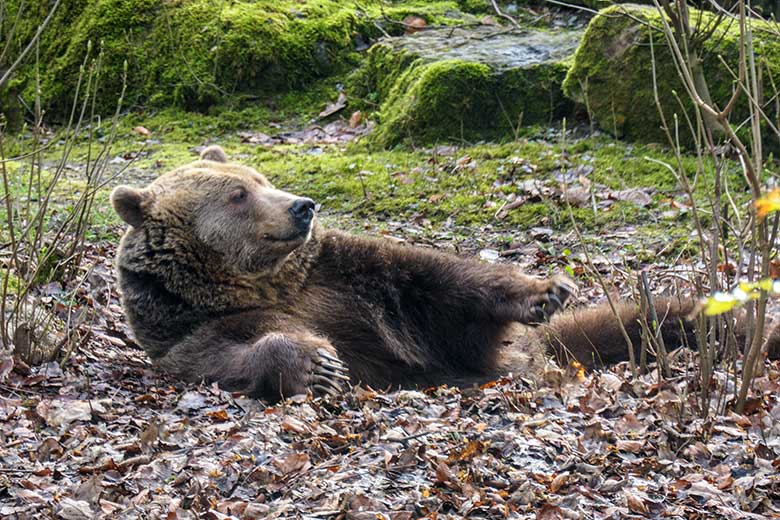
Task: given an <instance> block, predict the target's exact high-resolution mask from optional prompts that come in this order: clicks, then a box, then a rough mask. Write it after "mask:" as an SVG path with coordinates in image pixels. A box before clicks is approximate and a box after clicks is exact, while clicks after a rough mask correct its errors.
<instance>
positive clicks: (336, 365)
mask: <svg viewBox="0 0 780 520" xmlns="http://www.w3.org/2000/svg"><path fill="white" fill-rule="evenodd" d="M313 361H314V369H313V370H312V374H311V381H312V383H314V384H312V390H314V391H315V392H317V393H319V394H327V395H332V396H339V395H341V394H342V393H343V392H344V391H346V390H347V389H348V388H349V369H348V368H347V366H346V365H345V364H344V363H343V362H342V361H341V360H340V359H338V358H337V357H335V356H333V355H332V354H331V353H329V352H328V351H326V350H325V349H317V356H316V357H314V359H313Z"/></svg>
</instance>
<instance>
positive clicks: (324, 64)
mask: <svg viewBox="0 0 780 520" xmlns="http://www.w3.org/2000/svg"><path fill="white" fill-rule="evenodd" d="M11 3H12V4H13V5H12V6H11V11H12V13H11V14H14V13H15V12H16V10H18V6H19V2H18V1H17V0H14V1H13V2H11ZM49 4H50V3H49V2H48V1H46V0H33V1H31V2H27V3H25V4H24V5H25V7H24V9H25V10H24V13H23V18H24V20H25V23H24V24H23V27H22V30H20V31H18V33H17V34H16V37H15V38H14V42H13V50H14V51H18V50H19V49H21V47H22V46H23V45H24V44H25V43H26V42H27V41H28V40H29V38H30V37H32V35H33V34H34V32H35V29H36V28H37V25H38V24H39V23H40V21H41V20H42V19H43V18H44V17H45V15H46V12H47V9H48V7H49ZM411 14H414V15H417V16H422V17H423V18H425V19H426V20H427V21H428V22H429V23H430V24H436V25H439V24H445V25H446V24H451V23H457V22H458V21H459V20H460V19H461V18H462V17H463V16H464V15H463V14H462V13H461V12H460V11H459V10H458V3H457V2H454V1H439V2H422V1H414V0H410V1H400V2H390V1H382V0H368V1H366V2H362V3H361V4H360V5H357V4H349V3H347V4H344V3H343V2H339V1H336V0H307V1H299V0H286V1H272V0H258V1H249V0H239V1H233V0H171V1H169V2H158V1H154V0H87V1H84V2H76V1H75V0H63V3H62V5H61V7H60V9H59V10H58V12H57V15H56V16H55V18H54V19H53V21H52V23H51V24H50V26H49V29H48V30H47V31H46V33H45V34H44V37H43V38H42V40H41V47H40V74H41V81H42V89H41V94H42V96H43V101H44V106H45V107H46V108H48V109H49V114H50V115H60V116H64V115H66V114H68V113H69V110H70V107H71V104H72V102H73V98H74V93H75V91H76V86H77V85H78V84H79V79H80V78H81V80H82V92H83V89H84V86H83V84H84V83H85V82H86V79H87V78H88V77H89V74H90V71H91V70H95V71H98V69H99V77H94V78H93V84H94V81H95V80H96V81H97V103H98V109H99V111H100V112H102V113H104V114H105V113H110V112H112V111H113V110H114V108H115V106H116V100H117V98H118V97H119V93H120V92H121V91H122V88H123V85H124V83H125V82H126V86H127V94H126V97H125V100H124V106H125V107H130V108H136V109H137V108H143V107H147V106H157V107H159V106H170V105H175V106H179V107H185V108H188V109H197V110H205V109H207V108H208V107H210V106H213V105H215V104H221V103H225V102H226V101H231V102H233V103H238V102H241V101H243V102H245V103H246V102H249V101H251V100H253V99H257V98H258V97H261V98H262V97H265V96H266V95H267V94H268V93H274V92H279V91H287V90H290V89H297V88H300V87H302V86H304V85H309V84H311V82H313V81H315V80H317V79H319V78H323V77H327V76H330V75H332V74H336V73H341V72H344V71H346V70H348V69H351V68H352V67H354V66H355V65H356V63H357V61H358V55H357V53H356V51H355V49H356V46H357V45H358V43H360V42H366V41H370V40H371V39H374V38H376V37H378V36H381V35H382V30H384V31H386V32H390V33H391V34H400V33H402V32H403V25H402V24H400V23H399V22H400V21H401V20H402V19H403V18H404V17H405V16H408V15H411ZM383 26H384V27H385V28H384V29H382V27H383ZM64 35H65V36H64ZM90 42H91V50H90V51H89V52H88V49H89V48H90V45H89V44H90ZM87 55H88V56H87ZM85 56H87V59H86V61H85ZM98 61H99V62H100V66H99V67H97V63H98ZM125 62H127V73H126V74H125ZM84 63H86V65H87V66H86V68H85V69H84V70H83V71H82V69H81V66H82V64H84ZM34 69H35V67H34V60H28V62H27V65H26V66H25V67H24V68H23V69H22V70H21V71H20V72H19V74H18V76H17V78H16V83H15V84H14V92H18V93H20V94H21V95H22V96H23V98H24V99H25V100H26V102H27V104H28V105H29V106H32V105H33V102H32V100H33V99H34V97H35V70H34ZM96 74H97V72H96ZM0 101H2V100H0ZM7 103H8V100H6V101H5V102H4V105H7ZM0 108H4V110H6V111H9V112H10V107H8V106H5V107H3V106H2V105H0Z"/></svg>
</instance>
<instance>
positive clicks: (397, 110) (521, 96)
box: [350, 27, 581, 146]
mask: <svg viewBox="0 0 780 520" xmlns="http://www.w3.org/2000/svg"><path fill="white" fill-rule="evenodd" d="M580 36H581V34H580V33H579V32H576V31H561V32H550V31H542V30H529V31H527V32H524V33H523V34H516V33H512V32H507V31H506V30H502V29H499V28H495V27H481V28H478V29H473V30H466V29H456V30H452V29H444V30H435V31H426V32H424V33H419V34H415V35H411V36H406V37H401V38H388V39H385V40H383V41H381V42H380V43H378V44H377V45H375V46H374V47H373V48H372V49H371V50H370V51H369V53H368V57H367V59H366V61H365V63H364V64H363V66H362V67H361V69H359V70H358V71H357V72H356V73H355V75H354V76H353V78H352V79H351V83H350V84H351V87H352V91H353V93H354V94H355V95H356V96H357V97H362V98H367V99H368V100H369V101H370V102H372V103H378V104H379V105H380V109H379V111H378V114H377V115H378V118H379V120H380V125H379V128H378V130H377V132H376V133H375V134H374V136H373V140H374V141H375V142H376V143H378V144H380V145H383V146H391V145H394V144H396V143H398V142H400V141H404V140H409V141H411V142H423V143H429V142H436V141H453V140H455V141H457V140H464V139H465V140H477V139H484V138H501V137H506V136H513V135H516V132H517V131H518V129H519V128H520V127H521V126H522V125H525V124H536V123H544V124H546V123H549V122H550V121H551V120H553V119H555V118H558V117H561V116H562V115H565V114H566V113H568V112H569V111H570V109H571V107H572V104H571V103H570V102H569V101H568V100H567V99H566V98H565V97H564V96H563V94H562V92H561V83H562V81H563V78H564V76H565V74H566V71H567V68H568V64H569V59H570V57H571V55H572V54H573V52H574V50H575V48H576V46H577V43H578V41H579V38H580Z"/></svg>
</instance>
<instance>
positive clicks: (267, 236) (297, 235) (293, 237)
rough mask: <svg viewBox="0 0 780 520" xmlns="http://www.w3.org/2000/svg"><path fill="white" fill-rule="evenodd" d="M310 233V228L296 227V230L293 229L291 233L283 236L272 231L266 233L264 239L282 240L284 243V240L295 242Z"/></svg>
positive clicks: (271, 240) (270, 240)
mask: <svg viewBox="0 0 780 520" xmlns="http://www.w3.org/2000/svg"><path fill="white" fill-rule="evenodd" d="M308 234H309V229H305V230H297V229H296V230H295V231H293V232H292V233H290V234H289V235H285V236H282V237H277V236H274V235H271V234H270V233H266V234H265V235H263V239H264V240H268V241H269V242H282V243H284V242H294V241H297V240H301V239H302V238H305V237H306V235H308Z"/></svg>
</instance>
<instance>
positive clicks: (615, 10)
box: [563, 5, 780, 145]
mask: <svg viewBox="0 0 780 520" xmlns="http://www.w3.org/2000/svg"><path fill="white" fill-rule="evenodd" d="M660 16H661V15H660V14H659V13H658V11H657V10H656V9H654V8H649V7H642V6H637V5H631V6H628V5H621V6H614V7H610V8H608V9H604V10H602V11H601V12H600V14H599V15H598V16H596V17H594V18H593V19H592V20H591V22H590V24H589V25H588V28H587V30H586V32H585V36H584V37H583V40H582V44H581V45H580V47H579V49H578V50H577V53H576V54H575V56H574V64H573V65H572V67H571V68H570V69H569V72H568V74H567V76H566V80H565V81H564V83H563V88H564V91H565V93H566V94H567V95H568V96H569V97H571V98H572V99H574V100H576V101H577V102H579V103H580V104H582V105H583V106H584V107H586V108H587V110H588V111H589V115H590V117H591V118H592V119H593V120H594V121H595V122H596V123H597V124H598V125H599V126H600V127H601V128H602V129H603V130H605V131H607V132H610V133H612V134H613V135H616V136H618V137H623V138H625V139H628V140H632V141H643V142H656V143H661V144H668V139H667V137H666V134H665V132H664V131H663V130H662V122H661V116H660V114H659V112H658V108H657V105H656V101H655V95H654V92H653V68H652V55H651V41H652V43H653V52H654V54H655V63H656V83H657V88H658V96H659V99H660V104H661V107H662V109H663V112H664V115H665V118H666V121H667V123H668V124H669V125H673V124H674V120H675V115H676V117H677V121H678V122H679V123H678V125H679V126H678V128H679V138H680V141H681V142H682V144H684V145H691V144H692V143H693V136H692V134H691V132H690V131H689V129H688V126H687V123H686V117H689V118H692V119H693V118H694V114H693V108H692V103H691V102H690V101H689V99H688V97H687V93H686V91H685V88H684V86H683V84H682V82H681V80H680V77H679V75H678V72H677V69H676V67H675V65H674V60H673V58H672V55H671V51H670V50H669V48H668V47H667V44H666V41H665V39H664V35H663V34H662V32H661V29H660V27H661V18H660ZM691 17H692V19H693V20H700V22H699V23H700V24H701V26H702V27H706V26H708V24H710V23H712V21H713V19H714V16H713V15H712V14H710V13H707V12H699V11H695V10H692V11H691ZM753 24H754V30H755V34H754V38H755V41H754V48H755V51H756V54H757V58H758V60H757V65H758V66H759V67H760V68H761V69H762V71H761V72H762V76H763V78H764V80H765V87H766V88H765V92H767V93H768V92H770V91H771V84H772V83H771V82H772V81H775V82H776V81H777V78H780V75H778V74H780V39H778V38H777V37H775V36H772V33H770V32H768V31H762V30H761V26H762V25H763V24H762V23H760V22H757V21H754V22H753ZM738 43H739V29H738V26H737V25H736V24H735V23H724V24H721V25H720V26H719V27H718V28H717V30H716V31H715V33H714V34H713V35H712V37H710V38H708V39H707V40H705V41H704V44H703V52H702V59H703V68H704V71H705V76H706V79H707V84H708V87H709V91H710V94H711V96H712V100H713V102H714V103H715V104H716V105H717V106H719V107H723V106H725V104H726V103H727V102H728V100H729V99H730V98H731V96H732V92H733V89H734V83H735V81H734V77H733V76H732V74H731V72H730V71H729V70H728V69H727V68H726V67H725V66H724V65H723V63H722V62H721V57H722V59H723V60H725V62H726V63H728V64H729V67H730V68H731V70H732V71H736V70H738V69H737V66H736V65H737V60H738V57H739V47H738ZM770 78H771V79H770ZM770 98H772V99H774V98H773V96H772V95H767V96H766V99H767V100H769V99H770ZM742 100H743V103H741V104H739V105H738V106H737V108H736V109H735V110H734V112H733V113H732V123H733V124H735V125H739V124H740V123H742V121H744V119H745V118H746V117H748V115H749V114H748V111H747V105H746V103H745V102H744V101H745V96H742ZM765 110H766V111H767V113H768V114H769V115H770V116H771V117H772V118H773V120H774V118H775V117H776V115H777V114H776V108H775V104H774V101H772V102H768V103H767V105H766V106H765ZM671 130H672V134H673V135H674V128H672V129H671Z"/></svg>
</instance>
